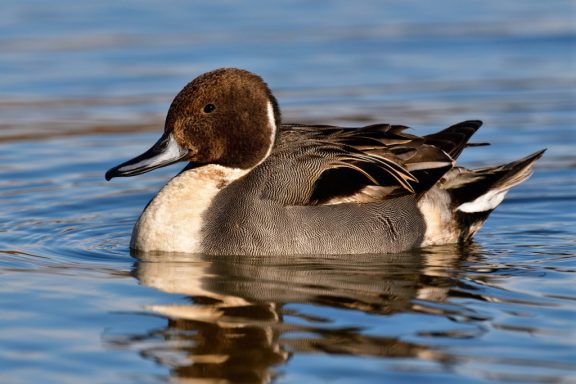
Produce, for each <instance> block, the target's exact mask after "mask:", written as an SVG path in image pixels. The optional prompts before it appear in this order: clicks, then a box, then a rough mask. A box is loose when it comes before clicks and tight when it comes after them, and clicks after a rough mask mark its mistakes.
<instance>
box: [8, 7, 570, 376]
mask: <svg viewBox="0 0 576 384" xmlns="http://www.w3.org/2000/svg"><path fill="white" fill-rule="evenodd" d="M0 4H1V6H2V8H1V9H2V12H0V73H2V76H1V77H0V117H1V118H0V311H1V312H0V314H1V316H0V382H2V383H37V382H42V383H84V382H85V383H164V382H174V383H204V382H207V383H208V382H209V383H216V382H218V383H221V382H231V383H240V382H242V383H244V382H246V383H268V382H275V383H328V382H330V383H333V382H337V383H383V382H394V383H415V382H427V383H429V382H438V383H576V368H575V367H576V288H575V287H576V281H575V280H576V279H575V276H576V204H575V203H576V157H575V153H576V93H575V92H576V69H575V68H576V67H575V65H576V53H575V52H576V49H575V48H576V27H575V25H576V23H575V10H574V7H575V6H574V3H573V2H570V1H546V2H543V1H535V0H522V1H520V0H512V1H506V2H504V1H496V0H492V1H475V0H474V1H467V2H461V1H456V0H442V1H436V2H426V3H425V2H418V1H415V0H414V1H400V0H398V1H365V2H362V3H355V2H348V1H334V2H330V3H328V2H315V3H311V2H305V1H292V2H287V1H280V2H266V1H253V2H250V3H249V5H248V4H245V3H236V2H232V1H222V2H209V1H199V2H184V1H177V0H173V1H152V0H150V1H135V0H133V1H130V0H128V1H122V2H113V1H109V0H105V1H100V2H93V3H90V4H88V3H86V2H81V3H78V2H73V1H70V0H59V1H52V2H43V1H39V0H22V1H18V2H16V1H12V2H8V1H2V2H0ZM223 66H235V67H241V68H245V69H248V70H251V71H254V72H256V73H258V74H260V75H262V76H263V77H264V78H265V79H266V80H267V82H268V83H269V85H270V86H271V88H272V89H273V91H274V92H275V94H276V95H277V96H278V99H279V101H280V104H281V106H282V107H283V115H284V119H285V121H300V122H318V123H327V124H341V125H347V126H356V125H365V124H371V123H375V122H392V123H400V124H405V125H410V126H412V127H413V128H414V132H415V133H417V134H422V133H429V132H432V131H434V130H438V129H441V128H444V127H446V126H448V125H450V124H452V123H455V122H458V121H461V120H465V119H482V120H484V122H485V126H484V127H483V128H482V129H481V130H480V131H479V132H478V133H477V135H476V136H475V140H476V141H490V142H492V144H493V145H492V146H489V147H481V148H470V149H469V150H467V151H466V152H465V153H464V155H463V156H462V158H461V162H462V163H463V164H465V165H467V166H471V167H477V166H485V165H489V164H495V163H503V162H506V161H510V160H512V159H515V158H519V157H522V156H524V155H526V154H528V153H532V152H534V151H536V150H538V149H540V148H548V151H547V152H546V155H545V156H544V158H543V159H542V160H541V161H539V162H538V165H537V167H536V170H535V173H534V175H533V177H532V178H531V179H529V180H528V181H527V182H525V183H524V184H522V185H521V186H518V187H516V188H515V189H513V190H512V192H511V193H509V194H508V197H507V199H506V200H505V201H504V203H503V204H502V205H501V206H500V207H499V208H498V209H497V210H496V211H495V212H494V213H493V214H492V215H491V217H490V219H489V220H488V221H487V223H486V225H485V227H484V228H483V230H482V231H481V232H480V233H479V234H478V235H477V236H476V238H475V242H474V243H472V244H470V245H466V246H456V245H454V246H444V247H432V248H428V249H423V250H417V251H414V252H408V253H403V254H395V255H385V254H382V255H362V256H347V255H342V256H338V255H336V256H321V255H317V256H309V257H290V258H279V257H217V256H203V255H195V256H192V255H190V256H189V257H188V258H186V260H181V259H174V258H173V257H170V256H169V255H163V257H160V258H158V259H157V260H149V261H138V260H137V259H135V258H134V257H132V255H130V251H129V248H128V243H129V239H130V234H131V229H132V225H133V224H134V222H135V220H136V218H137V217H138V215H139V214H140V212H141V211H142V209H143V208H144V206H145V204H146V203H147V202H148V201H149V199H150V198H151V197H152V196H154V195H155V193H156V192H157V191H158V189H159V188H160V187H161V186H162V185H164V184H165V183H166V182H167V181H168V180H169V179H170V177H172V176H173V175H175V174H176V173H177V172H178V171H179V169H180V168H181V166H178V165H176V166H172V167H169V168H166V169H161V170H158V171H155V172H152V173H148V174H146V175H142V176H139V177H135V178H129V179H118V180H114V181H112V182H106V181H105V180H104V172H105V171H106V170H107V169H108V168H110V167H111V166H113V165H116V164H118V163H120V162H122V161H124V160H126V159H128V158H131V157H132V156H133V155H136V154H139V153H141V152H142V151H143V150H144V149H147V148H148V147H149V146H150V145H151V144H152V143H153V142H155V141H156V139H157V138H158V137H159V135H160V132H161V130H162V127H163V119H164V116H165V113H166V111H167V109H168V106H169V105H170V102H171V100H172V98H173V97H174V95H175V94H176V93H177V92H178V91H179V90H180V89H181V87H183V86H184V85H185V84H186V83H187V82H188V81H190V80H191V79H192V78H194V77H195V76H197V75H198V74H200V73H202V72H205V71H207V70H210V69H214V68H217V67H223Z"/></svg>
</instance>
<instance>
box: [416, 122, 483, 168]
mask: <svg viewBox="0 0 576 384" xmlns="http://www.w3.org/2000/svg"><path fill="white" fill-rule="evenodd" d="M481 126H482V122H481V121H480V120H468V121H463V122H461V123H458V124H454V125H452V126H451V127H448V128H446V129H444V130H442V131H440V132H437V133H433V134H431V135H426V136H424V138H425V139H426V141H425V143H426V144H431V145H433V146H435V147H438V148H440V149H442V150H443V151H444V152H446V153H447V154H448V155H450V157H451V158H452V159H454V160H456V159H457V158H458V156H460V154H461V153H462V151H463V150H464V148H466V147H467V146H474V145H478V144H472V145H470V144H468V140H470V137H472V135H473V134H474V133H475V132H476V131H477V130H478V128H480V127H481ZM481 145H486V144H485V143H482V144H481Z"/></svg>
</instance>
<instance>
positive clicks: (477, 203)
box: [456, 189, 508, 213]
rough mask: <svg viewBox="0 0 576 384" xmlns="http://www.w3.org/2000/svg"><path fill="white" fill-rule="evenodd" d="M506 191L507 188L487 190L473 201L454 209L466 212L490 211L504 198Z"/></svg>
mask: <svg viewBox="0 0 576 384" xmlns="http://www.w3.org/2000/svg"><path fill="white" fill-rule="evenodd" d="M507 192H508V190H507V189H506V190H503V191H488V192H487V193H485V194H483V195H482V196H480V197H478V198H476V199H475V200H474V201H470V202H468V203H464V204H461V205H460V206H458V208H456V210H457V211H462V212H466V213H473V212H486V211H490V210H492V209H494V208H496V207H497V206H498V204H500V203H501V202H502V200H504V197H505V196H506V193H507Z"/></svg>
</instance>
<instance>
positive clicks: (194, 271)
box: [135, 247, 461, 383]
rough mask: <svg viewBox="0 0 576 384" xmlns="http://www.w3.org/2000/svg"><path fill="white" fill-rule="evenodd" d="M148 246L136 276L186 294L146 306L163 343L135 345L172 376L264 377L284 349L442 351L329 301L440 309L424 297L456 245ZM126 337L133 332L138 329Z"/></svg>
mask: <svg viewBox="0 0 576 384" xmlns="http://www.w3.org/2000/svg"><path fill="white" fill-rule="evenodd" d="M434 252H437V253H434ZM146 256H147V257H151V256H152V255H150V254H146ZM156 256H157V257H158V259H157V260H156V261H152V262H150V261H141V262H138V263H137V265H136V269H135V275H136V277H137V278H138V280H139V281H140V282H141V283H142V284H144V285H148V286H150V287H154V288H157V289H160V290H162V291H165V292H169V293H175V294H179V295H186V296H187V297H188V298H189V299H190V300H191V303H190V304H177V305H151V306H150V307H148V309H149V310H151V311H153V312H155V313H158V314H161V315H162V316H165V317H166V318H167V319H168V323H167V328H166V329H165V330H161V331H155V332H153V334H154V336H153V337H154V339H156V338H157V337H158V334H161V335H163V337H164V338H165V344H166V345H165V347H164V346H163V347H162V348H158V347H157V344H156V348H151V349H150V350H145V351H143V352H144V353H143V354H144V355H145V356H149V357H151V358H153V359H155V360H157V361H160V362H161V363H162V364H165V365H167V366H169V367H171V368H172V375H173V378H174V379H176V378H180V379H184V378H205V379H228V380H230V381H231V382H262V383H264V382H269V381H270V380H271V378H273V377H274V375H275V374H276V373H275V372H276V368H275V366H279V365H282V364H284V363H286V362H287V360H288V359H289V357H290V356H291V355H292V354H296V355H300V354H310V353H313V354H315V353H331V354H332V353H335V354H344V355H351V356H355V355H361V356H372V357H394V358H396V357H404V358H409V357H418V358H424V359H433V360H438V361H444V362H449V361H450V360H451V357H450V356H447V355H445V354H444V353H442V352H441V351H440V350H434V349H433V348H430V347H428V346H426V345H419V344H416V343H412V342H407V341H404V340H402V339H401V338H400V337H398V335H395V334H394V333H392V335H390V333H381V332H376V334H374V333H372V334H371V332H365V329H363V328H362V327H361V325H359V324H356V323H354V324H345V323H346V321H345V320H344V324H341V323H340V320H339V321H338V323H334V320H335V319H334V318H333V317H332V315H331V312H330V311H333V310H339V309H340V310H346V311H350V310H351V311H352V312H348V313H349V314H350V315H354V314H358V315H361V314H363V313H366V314H378V315H383V316H388V315H392V314H395V313H410V312H413V311H420V312H421V311H430V312H431V313H438V311H441V309H439V308H438V307H436V306H430V307H429V308H428V307H427V306H426V304H425V303H426V302H427V301H428V300H431V301H434V302H442V301H444V300H445V299H446V297H447V295H448V292H449V290H450V289H451V288H452V287H453V286H454V284H455V282H454V280H455V279H454V277H455V276H454V274H455V273H456V272H451V273H448V274H447V273H446V271H447V270H448V271H454V270H457V269H458V264H459V261H460V259H461V257H460V253H459V251H458V250H457V247H443V248H441V249H439V250H429V251H426V252H411V253H403V254H398V255H362V256H354V259H353V260H351V256H349V255H345V256H340V255H334V256H327V257H322V258H318V257H315V256H309V257H292V256H291V257H286V258H282V257H279V258H275V257H266V258H246V257H218V256H200V255H198V256H191V255H180V256H185V258H184V260H185V261H184V262H183V261H182V260H178V256H179V255H177V254H158V255H156ZM436 258H441V260H439V261H435V260H436ZM170 259H172V260H174V261H167V260H170ZM452 310H454V309H453V308H452ZM343 318H344V319H345V318H346V316H343ZM135 339H138V341H141V339H142V336H138V337H135ZM167 349H169V350H170V352H172V353H168V351H167ZM175 355H178V356H180V358H174V356H175Z"/></svg>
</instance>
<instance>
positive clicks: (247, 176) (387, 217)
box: [106, 68, 543, 255]
mask: <svg viewBox="0 0 576 384" xmlns="http://www.w3.org/2000/svg"><path fill="white" fill-rule="evenodd" d="M481 124H482V123H481V122H480V121H465V122H462V123H459V124H456V125H454V126H452V127H450V128H447V129H445V130H443V131H441V132H438V133H436V134H432V135H427V136H423V137H419V136H414V135H410V134H407V133H405V132H404V130H405V128H406V127H403V126H398V125H388V124H376V125H371V126H367V127H364V128H359V129H355V128H342V127H331V126H302V125H296V124H281V122H280V111H279V108H278V104H277V102H276V99H275V98H274V96H273V95H272V93H271V92H270V89H269V88H268V87H267V85H266V84H265V83H264V82H263V81H262V79H261V78H260V77H258V76H256V75H254V74H252V73H250V72H247V71H243V70H239V69H230V68H229V69H220V70H216V71H213V72H209V73H206V74H204V75H201V76H199V77H198V78H197V79H195V80H194V81H192V82H191V83H190V84H188V85H187V86H186V87H185V88H184V89H183V90H182V91H181V92H180V93H179V94H178V95H177V96H176V98H175V99H174V102H173V103H172V105H171V107H170V110H169V111H168V116H167V118H166V125H165V132H164V135H163V136H162V138H161V139H160V140H159V141H158V142H157V143H156V144H155V145H154V146H153V147H152V148H151V149H150V150H149V151H147V152H146V153H144V154H142V155H140V156H138V157H136V158H135V159H133V160H130V161H127V162H125V163H123V164H121V165H119V166H117V167H114V168H113V169H111V170H109V171H108V172H107V173H106V178H107V179H110V178H112V177H118V176H133V175H138V174H140V173H144V172H148V171H150V170H153V169H156V168H159V167H163V166H165V165H169V164H172V163H175V162H178V161H188V162H189V164H188V166H187V167H186V168H185V170H184V171H183V172H181V173H180V174H179V175H178V176H176V177H175V178H174V179H172V180H171V181H170V182H169V183H168V184H167V185H166V186H165V187H164V188H163V189H162V190H161V191H160V192H159V193H158V195H157V196H156V197H155V198H154V199H153V200H152V201H151V202H150V204H149V205H148V206H147V207H146V209H145V210H144V212H143V213H142V215H141V216H140V219H139V220H138V222H137V224H136V225H135V227H134V231H133V233H132V241H131V247H132V248H134V249H137V250H140V251H164V252H189V253H195V252H197V253H204V254H228V255H234V254H245V255H262V254H269V255H280V254H342V253H349V254H358V253H384V252H399V251H403V250H407V249H412V248H418V247H423V246H427V245H434V244H436V245H439V244H448V243H456V242H464V241H467V240H469V239H470V238H471V237H472V236H473V235H474V233H475V232H476V231H478V229H480V227H481V225H482V224H483V222H484V220H486V218H487V217H488V215H489V214H490V212H492V210H493V209H494V208H496V206H498V204H500V202H502V200H503V199H504V196H505V195H506V193H507V192H508V190H509V189H510V188H512V187H513V186H515V185H517V184H519V183H520V182H522V181H524V180H525V179H526V178H527V177H528V176H529V175H530V174H531V169H532V166H533V165H534V162H535V161H536V160H537V159H538V158H539V157H540V156H541V155H542V152H543V151H541V152H537V153H534V154H533V155H530V156H528V157H526V158H524V159H521V160H518V161H515V162H512V163H509V164H506V165H502V166H498V167H491V168H483V169H476V170H467V169H464V168H461V167H455V164H454V163H455V160H456V158H457V157H458V156H459V155H460V153H461V152H462V150H463V149H464V148H465V147H466V146H467V145H468V144H467V142H468V140H469V138H470V137H471V136H472V134H474V132H476V130H477V129H478V128H479V127H480V125H481Z"/></svg>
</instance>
